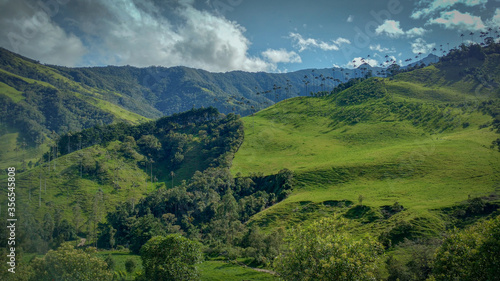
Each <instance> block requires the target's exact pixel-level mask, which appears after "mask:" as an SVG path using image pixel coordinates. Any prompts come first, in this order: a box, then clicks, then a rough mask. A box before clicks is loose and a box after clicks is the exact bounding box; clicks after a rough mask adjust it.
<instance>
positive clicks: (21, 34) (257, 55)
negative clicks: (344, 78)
mask: <svg viewBox="0 0 500 281" xmlns="http://www.w3.org/2000/svg"><path fill="white" fill-rule="evenodd" d="M499 27H500V0H421V1H407V0H384V1H360V0H349V1H345V0H341V1H327V0H316V1H314V0H309V1H293V0H292V1H290V0H289V1H284V0H267V1H263V0H254V1H250V0H200V1H196V0H142V1H137V0H116V1H108V0H78V1H76V0H40V1H35V0H21V1H19V0H17V1H15V0H0V46H2V47H4V48H7V49H9V50H11V51H14V52H18V53H20V54H22V55H25V56H27V57H30V58H33V59H37V60H40V61H41V62H42V63H49V64H57V65H65V66H101V65H133V66H139V67H145V66H150V65H158V66H165V67H170V66H177V65H184V66H189V67H195V68H201V69H206V70H209V71H215V72H225V71H232V70H245V71H268V72H286V71H294V70H299V69H306V68H327V67H332V66H339V67H353V66H358V65H359V64H360V63H361V62H360V61H361V58H364V61H365V62H368V63H370V64H371V65H372V66H375V65H380V64H382V65H385V64H386V63H385V62H386V61H387V60H395V61H396V62H398V63H400V64H403V65H404V64H407V63H408V61H407V59H408V58H412V59H413V60H415V56H418V55H419V53H421V55H420V56H425V55H427V54H428V53H431V52H433V53H435V54H438V55H439V54H442V51H441V50H444V51H447V50H448V48H453V47H454V46H457V45H458V44H460V43H461V42H462V40H463V41H464V42H466V43H467V42H468V41H469V40H470V41H471V40H474V41H475V42H482V41H483V40H484V37H483V38H482V37H480V35H481V34H480V32H488V29H492V31H491V32H490V34H489V35H488V36H492V37H495V38H496V36H497V35H498V34H497V33H495V31H498V30H499ZM471 32H472V33H474V35H470V33H471ZM460 34H464V37H460ZM434 48H435V49H436V50H435V51H433V49H434ZM386 56H387V57H386Z"/></svg>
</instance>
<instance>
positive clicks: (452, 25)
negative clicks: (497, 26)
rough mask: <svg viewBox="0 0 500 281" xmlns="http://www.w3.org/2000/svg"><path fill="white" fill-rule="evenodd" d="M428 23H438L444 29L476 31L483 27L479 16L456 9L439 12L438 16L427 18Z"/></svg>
mask: <svg viewBox="0 0 500 281" xmlns="http://www.w3.org/2000/svg"><path fill="white" fill-rule="evenodd" d="M429 23H430V24H440V25H442V26H444V28H446V29H457V30H468V31H476V30H482V29H484V28H485V25H484V23H483V21H482V20H481V18H480V17H478V16H473V15H471V14H470V13H467V12H466V13H462V12H460V11H457V10H453V11H448V12H441V14H440V17H439V18H434V19H430V20H429Z"/></svg>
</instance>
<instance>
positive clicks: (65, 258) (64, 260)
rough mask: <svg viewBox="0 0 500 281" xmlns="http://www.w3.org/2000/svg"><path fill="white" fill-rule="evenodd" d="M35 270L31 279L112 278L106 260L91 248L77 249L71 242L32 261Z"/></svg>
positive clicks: (73, 280)
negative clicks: (96, 254) (94, 253)
mask: <svg viewBox="0 0 500 281" xmlns="http://www.w3.org/2000/svg"><path fill="white" fill-rule="evenodd" d="M32 267H33V270H34V275H33V278H31V279H30V280H37V281H38V280H42V281H45V280H47V281H49V280H68V281H69V280H72V281H78V280H82V281H83V280H112V278H113V274H112V273H111V272H110V271H109V270H108V265H107V264H106V262H105V261H104V260H102V259H101V258H98V257H96V256H94V255H93V254H92V252H91V250H87V251H85V252H84V251H83V250H79V249H75V248H74V247H73V246H72V245H70V244H69V243H65V244H63V245H61V247H59V248H58V249H57V250H55V251H54V250H50V251H49V252H48V253H47V254H46V255H45V256H44V257H43V258H35V259H34V260H33V261H32Z"/></svg>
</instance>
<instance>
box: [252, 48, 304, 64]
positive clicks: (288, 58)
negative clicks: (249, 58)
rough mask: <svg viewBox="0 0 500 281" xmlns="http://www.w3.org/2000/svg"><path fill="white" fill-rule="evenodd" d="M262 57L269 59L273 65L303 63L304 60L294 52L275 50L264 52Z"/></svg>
mask: <svg viewBox="0 0 500 281" xmlns="http://www.w3.org/2000/svg"><path fill="white" fill-rule="evenodd" d="M262 56H263V57H265V58H267V59H268V60H269V61H270V62H272V63H280V62H285V63H301V62H302V59H301V58H300V56H299V55H298V54H297V53H296V52H294V51H291V52H289V51H287V50H285V49H279V50H273V49H267V50H266V51H264V52H262Z"/></svg>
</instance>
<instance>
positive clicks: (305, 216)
mask: <svg viewBox="0 0 500 281" xmlns="http://www.w3.org/2000/svg"><path fill="white" fill-rule="evenodd" d="M420 71H422V72H430V73H431V75H434V76H436V77H434V78H438V76H439V75H441V74H442V73H441V72H440V71H441V70H437V69H436V68H434V67H430V68H426V69H423V70H420ZM427 74H428V73H427ZM407 75H408V74H404V75H402V76H407ZM403 78H404V79H403ZM403 80H407V81H403ZM408 80H409V78H408V77H398V76H397V77H396V78H395V79H394V80H392V81H389V80H388V79H385V82H384V83H385V84H384V85H385V88H386V90H387V91H386V92H387V95H386V98H383V99H378V100H368V101H364V102H363V103H361V104H357V105H349V106H339V105H338V100H339V99H341V98H342V96H345V95H346V92H343V93H340V94H338V96H336V97H326V98H295V99H291V100H288V101H285V102H281V103H279V104H277V105H275V106H273V107H271V108H268V109H266V110H263V111H261V112H259V113H258V114H256V115H255V116H250V117H246V118H243V120H244V122H245V128H246V129H245V142H244V143H243V145H242V147H241V148H240V150H239V151H238V153H237V154H236V157H235V159H234V162H233V168H232V171H233V172H234V173H237V172H241V173H243V174H248V173H251V172H262V173H264V174H270V173H275V172H277V171H278V170H280V169H282V168H288V169H291V170H293V171H294V172H295V173H296V179H297V188H296V189H295V191H294V192H293V194H292V195H291V196H290V197H289V198H287V199H286V200H285V201H283V202H281V203H279V204H277V205H275V206H273V207H271V208H269V209H267V210H265V211H263V212H261V213H259V214H257V215H256V216H254V218H253V221H255V222H258V223H259V224H261V225H263V226H267V227H277V226H280V225H284V226H291V225H293V224H295V223H298V222H301V221H304V220H310V219H311V218H314V217H320V216H324V215H327V214H331V213H334V212H343V213H345V212H347V211H348V210H347V209H348V208H347V207H345V208H339V207H335V206H332V204H331V203H330V202H332V201H340V200H348V201H351V202H354V203H357V202H358V198H359V196H360V195H362V196H363V197H364V198H365V199H364V200H363V205H367V206H370V207H372V208H374V209H378V208H379V207H381V206H384V205H392V204H393V203H394V202H396V201H397V202H399V203H400V204H402V205H403V206H404V207H405V208H406V210H405V211H404V212H402V213H399V214H397V215H395V216H393V217H391V218H390V219H389V220H387V221H384V220H375V221H374V223H373V224H365V225H361V226H360V227H358V228H357V230H356V231H355V232H358V233H362V232H364V231H370V232H372V233H374V234H376V233H379V232H381V231H382V230H384V229H386V228H387V227H388V226H390V225H391V224H394V222H395V221H397V220H407V221H408V220H412V219H415V218H419V219H417V220H416V221H418V220H422V221H426V223H425V224H422V225H421V228H422V231H423V232H425V231H427V230H426V229H425V228H427V227H428V228H429V229H428V232H430V233H432V232H434V233H436V232H438V231H440V230H442V229H443V227H444V222H443V221H442V220H441V218H440V214H439V212H437V211H435V210H438V209H441V208H445V207H450V206H452V205H456V204H458V203H460V202H463V201H465V200H467V198H468V196H469V195H470V196H473V197H474V196H485V195H489V194H490V193H492V192H495V191H498V187H499V183H500V176H499V169H500V168H499V167H500V153H498V152H496V151H494V150H492V149H490V148H489V146H490V144H491V142H492V141H493V140H494V139H496V138H498V135H496V134H494V133H493V132H491V131H490V129H489V128H483V129H479V126H480V125H482V124H485V123H486V122H488V121H490V120H491V118H490V117H489V116H486V115H482V114H480V113H478V112H477V111H474V109H475V108H474V106H471V107H469V108H466V109H464V110H457V109H455V108H447V107H446V106H445V102H452V101H454V102H455V101H456V102H458V101H464V100H474V99H476V98H477V97H471V95H470V93H468V92H457V91H456V90H455V89H453V88H446V87H434V89H431V88H429V87H427V86H425V85H423V84H422V83H420V82H419V81H408ZM367 83H368V82H367ZM464 83H465V82H464V81H459V82H457V83H455V84H464ZM473 88H474V87H472V86H471V87H468V89H473ZM408 89H411V90H412V92H408V91H407V90H408ZM385 100H392V101H403V100H404V101H407V102H408V103H420V104H421V103H422V102H425V104H424V106H426V105H428V107H427V109H426V110H427V112H428V113H429V116H428V119H429V120H431V121H425V118H424V120H418V121H417V122H416V120H415V119H412V117H411V116H404V115H403V114H399V113H398V114H399V115H398V114H394V113H391V112H390V111H388V110H386V108H385ZM439 105H441V106H442V108H444V109H441V110H439V109H438V108H437V107H436V106H439ZM424 108H426V107H424ZM348 111H353V112H354V113H355V114H357V116H359V117H360V119H361V122H359V123H357V124H352V123H350V124H346V123H348V122H343V119H339V118H338V117H339V116H340V115H339V114H338V112H348ZM443 114H445V115H446V114H448V117H451V118H447V117H446V116H443ZM409 115H411V113H410V114H409ZM442 119H446V120H448V121H447V122H444V121H442ZM467 122H468V123H469V126H468V127H466V128H463V127H462V124H464V123H467ZM436 126H437V127H436ZM334 205H335V204H334ZM416 221H415V220H414V222H416Z"/></svg>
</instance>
